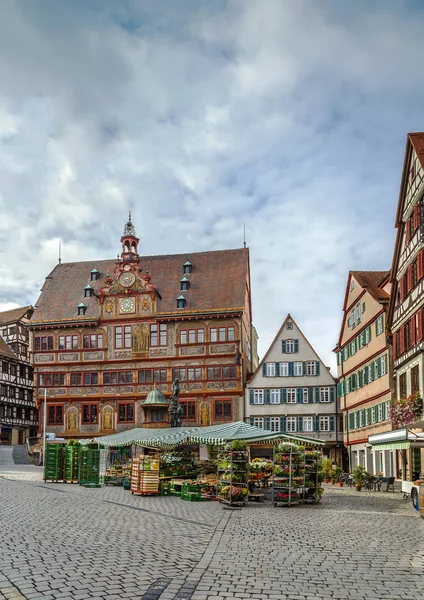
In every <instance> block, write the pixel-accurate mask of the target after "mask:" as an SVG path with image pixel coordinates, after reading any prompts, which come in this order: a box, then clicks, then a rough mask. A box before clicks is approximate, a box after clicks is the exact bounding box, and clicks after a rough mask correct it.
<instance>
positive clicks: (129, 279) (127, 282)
mask: <svg viewBox="0 0 424 600" xmlns="http://www.w3.org/2000/svg"><path fill="white" fill-rule="evenodd" d="M134 281H135V275H134V273H122V275H121V277H120V278H119V283H120V284H121V285H122V286H123V287H130V286H131V285H132V284H133V283H134Z"/></svg>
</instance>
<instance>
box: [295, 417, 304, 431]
mask: <svg viewBox="0 0 424 600" xmlns="http://www.w3.org/2000/svg"><path fill="white" fill-rule="evenodd" d="M296 421H297V431H303V419H302V417H297V419H296Z"/></svg>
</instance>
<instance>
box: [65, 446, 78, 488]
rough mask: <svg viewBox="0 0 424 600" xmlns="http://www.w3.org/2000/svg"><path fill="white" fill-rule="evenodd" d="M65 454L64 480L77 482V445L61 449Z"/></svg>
mask: <svg viewBox="0 0 424 600" xmlns="http://www.w3.org/2000/svg"><path fill="white" fill-rule="evenodd" d="M63 452H64V455H65V477H64V479H65V481H66V482H68V483H77V482H78V471H79V449H78V446H66V448H64V450H63Z"/></svg>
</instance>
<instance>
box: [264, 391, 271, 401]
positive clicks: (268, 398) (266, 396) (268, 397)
mask: <svg viewBox="0 0 424 600" xmlns="http://www.w3.org/2000/svg"><path fill="white" fill-rule="evenodd" d="M270 402H271V390H269V389H268V390H265V393H264V404H269V403H270Z"/></svg>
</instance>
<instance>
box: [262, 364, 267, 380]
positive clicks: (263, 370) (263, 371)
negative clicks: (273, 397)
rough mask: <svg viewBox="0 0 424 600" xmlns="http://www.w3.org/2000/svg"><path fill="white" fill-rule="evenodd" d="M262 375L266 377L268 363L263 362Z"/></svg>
mask: <svg viewBox="0 0 424 600" xmlns="http://www.w3.org/2000/svg"><path fill="white" fill-rule="evenodd" d="M262 375H263V377H266V363H262Z"/></svg>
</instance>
